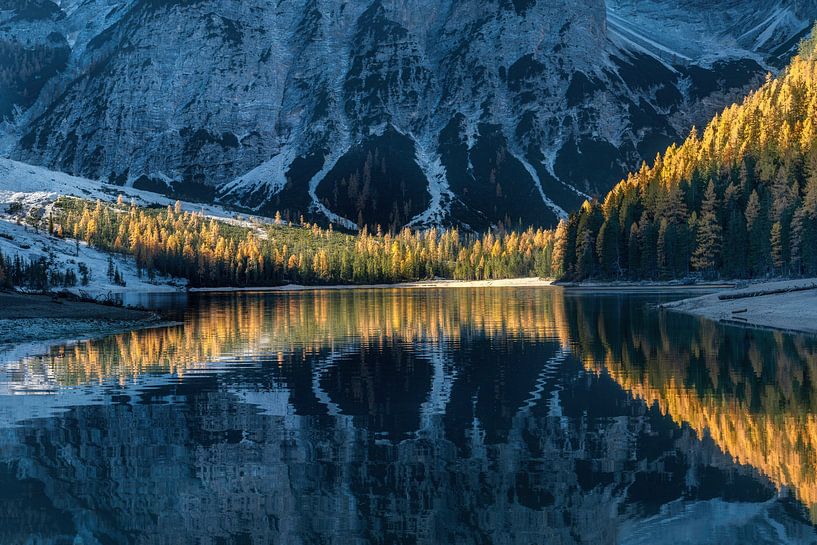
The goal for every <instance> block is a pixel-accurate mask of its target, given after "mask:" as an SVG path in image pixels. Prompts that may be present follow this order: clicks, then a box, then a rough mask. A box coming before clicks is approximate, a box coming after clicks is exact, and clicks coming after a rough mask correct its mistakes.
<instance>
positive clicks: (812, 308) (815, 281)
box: [659, 278, 817, 334]
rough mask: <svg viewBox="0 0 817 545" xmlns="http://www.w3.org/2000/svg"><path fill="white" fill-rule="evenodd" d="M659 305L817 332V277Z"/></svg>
mask: <svg viewBox="0 0 817 545" xmlns="http://www.w3.org/2000/svg"><path fill="white" fill-rule="evenodd" d="M659 308H660V309H662V310H668V311H670V312H681V313H684V314H689V315H692V316H698V317H701V318H707V319H709V320H713V321H715V322H718V323H721V324H726V325H735V326H741V327H754V328H761V329H770V330H776V331H783V332H789V333H806V334H817V278H804V279H799V280H776V281H770V282H763V283H753V284H750V285H748V286H747V287H744V288H741V289H734V290H725V291H719V292H718V293H714V294H707V295H703V296H700V297H692V298H688V299H682V300H680V301H673V302H670V303H664V304H662V305H660V306H659Z"/></svg>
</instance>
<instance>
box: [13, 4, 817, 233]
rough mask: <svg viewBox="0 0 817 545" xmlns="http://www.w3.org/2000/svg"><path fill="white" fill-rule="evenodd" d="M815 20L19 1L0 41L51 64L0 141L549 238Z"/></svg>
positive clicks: (168, 183)
mask: <svg viewBox="0 0 817 545" xmlns="http://www.w3.org/2000/svg"><path fill="white" fill-rule="evenodd" d="M35 4H36V5H37V6H39V7H38V9H31V6H32V5H35ZM49 6H50V7H49ZM26 10H27V11H26ZM24 12H25V13H26V14H24ZM815 15H817V6H816V5H815V0H775V1H772V2H764V1H761V0H717V1H703V0H679V1H676V0H673V1H670V0H607V1H606V2H605V0H578V1H576V0H574V1H568V0H548V1H544V0H538V1H537V0H434V1H431V0H360V1H355V2H346V1H341V0H291V1H287V2H271V1H269V0H241V1H239V0H196V1H179V0H173V1H160V0H126V1H123V2H113V1H112V0H64V1H62V2H60V3H59V5H56V4H52V3H51V2H49V0H0V45H2V44H14V43H19V42H20V41H21V40H23V39H25V40H28V42H27V43H28V46H27V47H31V48H34V49H37V48H39V49H37V50H38V51H40V50H41V51H42V52H43V53H41V54H38V55H39V56H38V57H37V58H38V59H41V61H40V62H39V63H35V65H37V66H39V64H42V65H43V66H46V65H47V66H48V67H50V68H48V69H47V70H46V69H42V70H39V71H36V70H35V71H34V72H36V73H35V74H34V76H32V77H36V78H39V79H38V80H37V81H44V82H45V83H43V84H42V85H41V86H40V87H41V88H42V90H41V91H36V89H35V90H33V91H32V93H33V94H34V95H36V96H24V97H22V98H14V99H13V100H12V102H13V104H12V105H11V106H9V107H8V108H7V113H6V114H5V115H4V114H3V112H2V111H0V117H5V118H6V119H7V120H8V121H7V123H6V124H5V126H4V129H3V137H2V138H3V140H2V141H3V142H5V143H6V152H7V153H8V154H10V155H11V156H13V157H15V158H17V159H21V160H24V161H27V162H31V163H36V164H42V165H47V166H49V167H51V168H55V169H58V170H62V171H65V172H70V173H74V174H80V175H83V176H87V177H90V178H94V179H106V180H108V181H111V182H114V183H117V184H124V185H126V186H132V187H136V188H141V189H147V190H152V191H158V192H163V193H167V194H171V195H176V196H179V195H180V196H185V197H188V198H191V199H195V200H201V201H206V202H217V201H221V202H223V203H227V204H230V205H235V206H240V207H242V208H245V209H248V210H252V211H255V212H257V213H259V214H267V215H269V214H272V213H274V212H275V211H276V210H280V211H282V213H284V214H285V215H287V214H288V215H289V216H291V217H298V215H300V214H304V215H307V216H311V217H315V218H317V219H319V220H322V221H332V222H334V223H337V224H340V225H344V226H346V227H350V228H351V227H354V226H356V225H362V224H369V225H374V224H383V225H385V226H399V225H405V224H411V225H415V226H419V225H425V224H431V223H434V224H440V223H442V224H451V223H454V224H465V225H469V226H471V227H474V228H484V227H486V226H489V225H492V224H497V223H499V222H503V223H516V222H519V221H521V222H522V223H538V224H552V223H554V222H555V221H556V220H557V219H558V218H559V217H562V216H563V215H564V214H565V211H569V210H572V209H574V208H575V207H576V206H577V205H578V204H580V203H581V201H582V200H583V199H584V198H585V197H586V196H587V195H594V194H598V193H602V192H604V191H606V190H607V189H608V188H609V187H610V186H611V185H612V184H613V183H615V182H616V181H618V179H620V177H621V176H622V175H623V174H624V173H625V172H626V171H627V170H629V169H631V168H633V167H635V166H636V165H637V164H639V162H640V161H641V160H642V159H650V158H651V157H653V156H654V154H655V152H657V151H659V150H661V149H663V148H664V147H665V146H666V145H668V144H669V143H670V142H672V141H674V140H677V139H678V138H680V137H682V136H683V135H684V133H685V132H686V131H688V130H689V128H690V127H691V125H692V124H693V123H702V122H704V121H705V120H706V119H707V118H708V117H709V116H711V115H712V113H714V111H716V110H717V109H718V108H720V107H722V106H723V105H724V104H726V103H728V102H730V101H731V100H733V99H735V98H736V97H739V96H740V95H741V94H743V93H744V92H745V91H746V90H747V89H748V88H749V87H751V86H752V85H753V84H755V83H756V82H758V81H759V80H760V79H762V77H763V75H764V74H765V72H766V71H767V70H768V69H773V68H774V67H775V66H780V63H781V62H782V60H783V59H785V58H786V56H787V55H788V54H789V52H790V51H791V49H792V46H793V45H794V44H796V42H797V39H798V38H799V37H800V36H802V34H803V32H804V29H806V28H807V27H808V25H809V24H810V23H811V21H812V20H813V19H814V17H815ZM10 51H11V49H10ZM14 51H16V50H14ZM47 52H50V53H47ZM15 55H16V56H10V57H9V58H10V59H11V60H10V61H9V62H11V64H14V63H15V62H17V61H16V60H14V59H16V58H17V57H20V58H22V57H23V55H21V54H18V53H15ZM49 55H50V56H49ZM52 57H53V59H52ZM63 57H65V58H63ZM48 59H51V60H52V61H53V62H50V63H48V62H46V61H47V60H48ZM17 64H18V65H20V66H23V64H24V63H23V61H22V60H21V61H19V62H17ZM26 66H31V64H30V63H29V64H26ZM29 71H30V70H29ZM0 85H5V83H4V82H3V81H0ZM15 85H17V87H15V88H18V87H20V85H22V86H23V88H27V87H26V85H25V83H23V84H20V83H19V82H17V83H16V84H15ZM31 89H33V87H32V88H31ZM15 96H16V95H15Z"/></svg>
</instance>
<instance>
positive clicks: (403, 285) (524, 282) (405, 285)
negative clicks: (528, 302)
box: [187, 277, 554, 293]
mask: <svg viewBox="0 0 817 545" xmlns="http://www.w3.org/2000/svg"><path fill="white" fill-rule="evenodd" d="M552 285H554V284H553V280H546V279H543V278H537V277H529V278H506V279H502V280H418V281H416V282H398V283H395V284H331V285H326V286H305V285H301V284H286V285H283V286H267V287H264V286H261V287H247V288H237V287H221V288H189V289H188V290H187V291H188V292H189V293H253V292H256V293H275V292H296V291H337V290H379V289H412V288H415V289H416V288H421V289H434V288H526V287H544V286H552Z"/></svg>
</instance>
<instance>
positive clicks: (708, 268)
mask: <svg viewBox="0 0 817 545" xmlns="http://www.w3.org/2000/svg"><path fill="white" fill-rule="evenodd" d="M717 210H718V196H717V194H716V193H715V183H714V182H713V181H710V182H709V185H708V186H707V187H706V193H704V200H703V203H702V204H701V216H700V219H699V220H698V232H697V237H696V247H695V252H694V254H693V256H692V266H693V267H694V268H695V269H696V270H699V271H704V272H707V273H714V272H715V271H716V269H717V267H718V265H719V260H720V255H721V244H722V238H721V236H722V232H721V226H720V223H719V222H718V216H717Z"/></svg>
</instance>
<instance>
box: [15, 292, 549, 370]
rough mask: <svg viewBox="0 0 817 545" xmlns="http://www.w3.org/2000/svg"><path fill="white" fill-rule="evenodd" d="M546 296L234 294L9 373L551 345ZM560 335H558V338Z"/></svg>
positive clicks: (61, 349) (182, 367)
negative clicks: (489, 340)
mask: <svg viewBox="0 0 817 545" xmlns="http://www.w3.org/2000/svg"><path fill="white" fill-rule="evenodd" d="M553 304H554V298H553V294H552V292H548V291H543V290H529V291H525V295H524V297H496V296H492V295H491V292H486V291H480V290H465V291H460V290H449V291H446V292H442V293H441V292H437V291H429V290H423V291H410V290H401V289H395V290H372V291H356V292H354V294H352V293H350V292H333V291H324V292H309V293H292V294H275V295H272V296H267V297H264V296H254V295H234V296H222V297H204V298H201V299H199V300H198V301H196V304H195V305H194V306H193V307H191V310H190V311H189V312H188V314H187V315H186V316H185V318H184V325H183V326H173V327H166V328H156V329H147V330H140V331H133V332H129V333H123V334H121V335H114V336H111V337H107V338H104V339H101V340H93V341H86V342H81V343H78V344H75V345H72V346H68V347H58V348H54V349H52V350H51V351H50V352H49V353H48V354H46V355H44V356H38V357H36V358H28V359H26V360H24V361H23V362H22V369H21V371H20V373H19V374H18V375H17V376H18V378H19V379H20V380H21V381H24V380H25V378H26V376H27V375H31V376H40V377H42V376H44V377H47V378H48V379H49V380H51V381H53V382H54V383H55V385H57V386H59V385H76V384H83V383H87V382H92V381H98V380H103V379H111V378H116V379H119V380H122V381H125V380H127V379H130V378H134V377H138V376H140V375H142V374H144V373H154V372H159V373H175V374H178V375H182V374H184V372H185V371H186V370H188V369H190V368H196V367H202V366H203V365H204V364H206V363H208V362H212V361H216V360H229V359H231V358H236V357H240V356H241V355H250V354H251V355H252V356H253V357H258V356H265V357H268V356H270V355H274V356H275V357H279V358H281V359H283V358H285V357H287V356H288V355H289V354H293V353H299V354H301V355H308V354H314V353H319V352H322V351H325V350H333V349H334V348H336V347H338V346H343V345H346V344H349V343H350V342H351V343H361V344H366V345H373V346H379V345H382V344H383V343H384V342H386V341H387V340H389V339H396V340H399V341H400V342H404V343H411V342H419V341H422V342H425V343H430V344H432V345H439V344H440V343H446V344H447V345H451V346H457V345H458V343H459V342H460V339H461V338H462V337H463V335H473V334H481V335H485V336H487V337H508V338H524V339H527V340H543V339H551V338H554V337H556V336H557V335H559V332H558V331H557V329H556V328H557V324H556V322H555V321H554V320H553V319H552V318H551V316H552V315H553V312H552V310H551V309H552V306H553ZM560 337H561V338H564V336H563V335H560Z"/></svg>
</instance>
